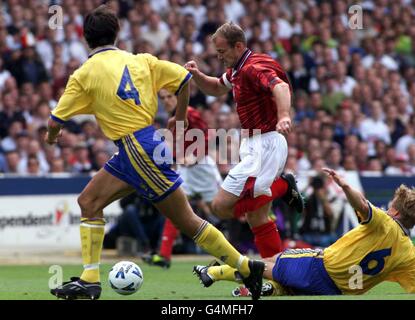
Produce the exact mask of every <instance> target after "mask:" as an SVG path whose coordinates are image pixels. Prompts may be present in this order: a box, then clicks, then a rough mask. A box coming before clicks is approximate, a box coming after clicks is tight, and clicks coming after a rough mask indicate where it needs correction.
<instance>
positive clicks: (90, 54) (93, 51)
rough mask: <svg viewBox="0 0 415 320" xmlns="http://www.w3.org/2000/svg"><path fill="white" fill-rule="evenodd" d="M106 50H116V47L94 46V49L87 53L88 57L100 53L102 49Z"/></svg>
mask: <svg viewBox="0 0 415 320" xmlns="http://www.w3.org/2000/svg"><path fill="white" fill-rule="evenodd" d="M107 50H118V48H117V47H116V46H102V47H96V48H95V49H94V50H92V51H91V52H90V53H89V55H88V58H91V57H92V56H93V55H96V54H97V53H100V52H103V51H107Z"/></svg>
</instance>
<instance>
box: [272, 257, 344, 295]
mask: <svg viewBox="0 0 415 320" xmlns="http://www.w3.org/2000/svg"><path fill="white" fill-rule="evenodd" d="M320 252H321V251H319V250H311V249H291V250H290V249H289V250H286V251H284V252H282V253H281V254H280V255H279V256H278V258H277V261H276V263H275V266H274V268H273V270H272V277H273V278H274V280H275V281H277V282H278V283H280V284H281V285H282V286H284V287H286V288H287V289H290V291H292V293H294V294H295V295H340V294H342V293H341V291H340V290H339V289H338V288H337V287H336V285H335V283H334V282H333V280H332V279H331V278H330V276H329V275H328V273H327V271H326V269H325V267H324V262H323V257H322V256H321V255H320V254H319V253H320Z"/></svg>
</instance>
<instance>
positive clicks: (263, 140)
mask: <svg viewBox="0 0 415 320" xmlns="http://www.w3.org/2000/svg"><path fill="white" fill-rule="evenodd" d="M212 40H213V42H214V45H215V47H216V51H217V54H218V59H219V60H221V61H222V62H223V63H224V64H225V66H226V67H227V71H226V73H224V74H223V76H222V77H220V78H216V77H210V76H207V75H205V74H204V73H203V72H201V71H200V70H199V69H198V66H197V64H196V62H194V61H189V62H187V63H186V65H185V68H186V69H187V70H189V71H190V72H191V73H192V74H193V80H194V81H195V82H196V84H197V86H198V87H199V88H200V89H201V90H202V91H203V92H204V93H205V94H207V95H212V96H221V95H224V94H226V93H227V92H228V91H229V90H232V92H233V97H234V100H235V103H236V111H237V113H238V115H239V119H240V122H241V128H242V129H246V130H245V131H248V132H249V137H247V138H244V139H243V140H242V142H241V147H240V157H241V161H240V162H239V163H238V164H237V165H236V166H235V167H234V168H232V169H231V170H230V171H229V174H228V176H227V177H226V179H225V181H224V183H223V184H222V186H221V189H220V190H219V192H218V194H217V196H216V197H215V199H214V200H213V203H212V208H213V211H214V213H215V214H216V215H217V216H219V217H220V218H223V219H226V218H232V217H238V216H241V215H242V214H245V216H246V219H247V221H248V223H249V225H250V227H251V229H252V231H253V233H254V236H255V244H256V246H257V248H258V251H259V253H260V255H261V256H262V257H263V258H265V257H272V256H274V255H275V254H277V253H278V252H280V251H281V250H282V247H281V239H280V236H279V233H278V230H277V228H276V225H275V223H274V222H273V221H271V220H270V219H269V217H268V213H269V210H270V208H271V201H272V200H273V199H275V198H282V199H284V200H285V201H286V202H287V203H288V204H289V205H290V206H292V207H294V208H295V209H296V210H297V211H299V212H301V211H302V210H303V208H304V203H303V199H302V197H301V195H300V194H299V192H298V189H297V186H296V182H295V179H294V177H293V176H292V175H291V174H286V175H282V172H283V170H284V166H285V162H286V159H287V141H286V139H285V137H284V134H288V133H289V132H290V131H291V130H292V122H291V117H290V108H291V89H290V85H289V81H288V77H287V75H286V73H285V72H284V70H283V69H282V68H281V66H280V65H279V64H278V63H277V62H276V61H275V60H273V59H272V58H271V57H270V56H269V55H266V54H258V53H253V52H252V51H251V50H249V49H248V48H247V44H246V37H245V34H244V31H243V30H242V29H241V28H240V27H239V26H238V25H236V24H233V23H225V24H224V25H222V26H221V27H220V28H219V29H218V30H217V31H216V33H215V34H214V35H213V36H212ZM255 129H256V131H258V130H260V133H259V134H255V133H256V132H254V130H255ZM199 276H200V274H199Z"/></svg>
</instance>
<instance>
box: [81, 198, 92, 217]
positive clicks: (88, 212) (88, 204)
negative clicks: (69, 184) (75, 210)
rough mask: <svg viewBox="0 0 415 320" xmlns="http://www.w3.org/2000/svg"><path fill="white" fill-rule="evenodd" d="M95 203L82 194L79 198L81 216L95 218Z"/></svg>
mask: <svg viewBox="0 0 415 320" xmlns="http://www.w3.org/2000/svg"><path fill="white" fill-rule="evenodd" d="M93 204H94V202H93V201H92V200H91V199H90V198H89V197H87V196H85V195H84V194H81V195H80V196H79V197H78V205H79V207H80V208H81V215H82V217H83V218H93V217H94V208H93Z"/></svg>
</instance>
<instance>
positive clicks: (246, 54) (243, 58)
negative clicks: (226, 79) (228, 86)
mask: <svg viewBox="0 0 415 320" xmlns="http://www.w3.org/2000/svg"><path fill="white" fill-rule="evenodd" d="M251 53H252V51H251V50H250V49H248V48H246V49H245V51H244V53H243V54H242V56H241V57H240V58H239V60H238V62H237V63H236V65H235V67H234V68H233V69H232V73H233V74H235V73H236V72H238V71H239V70H240V69H241V68H242V67H243V65H244V64H245V61H246V60H247V59H248V57H249V56H250V55H251Z"/></svg>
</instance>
